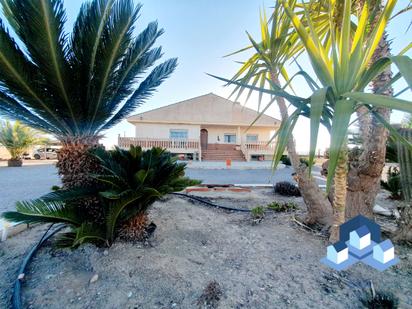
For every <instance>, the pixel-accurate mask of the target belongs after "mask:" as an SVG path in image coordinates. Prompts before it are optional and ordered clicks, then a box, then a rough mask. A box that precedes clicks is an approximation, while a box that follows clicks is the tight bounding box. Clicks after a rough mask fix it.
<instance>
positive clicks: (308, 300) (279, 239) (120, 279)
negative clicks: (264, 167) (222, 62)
mask: <svg viewBox="0 0 412 309" xmlns="http://www.w3.org/2000/svg"><path fill="white" fill-rule="evenodd" d="M193 194H196V195H198V196H205V197H207V198H208V199H210V200H211V201H214V202H219V203H220V204H224V205H225V206H231V207H248V208H253V207H256V206H258V205H262V206H264V205H266V204H267V203H269V202H272V201H273V200H277V201H286V202H294V203H295V204H296V205H297V206H298V210H296V211H294V212H289V213H267V214H266V216H265V218H264V220H263V221H261V222H260V223H259V224H255V223H254V222H253V221H252V220H251V217H250V214H249V213H232V212H227V211H222V210H217V209H212V208H208V207H204V206H201V205H199V204H197V203H195V204H194V203H193V202H191V201H188V200H186V199H182V198H180V197H175V196H169V197H167V198H166V199H164V200H163V201H161V202H157V203H155V204H154V207H153V208H152V210H151V219H152V220H153V221H154V222H155V223H156V224H157V227H158V228H157V230H156V231H155V234H154V236H153V237H152V238H151V239H150V240H149V241H148V242H147V243H146V244H142V243H137V244H131V243H122V242H117V243H115V244H114V245H113V246H112V247H111V248H109V249H105V248H96V247H94V246H92V245H85V246H82V247H80V249H78V250H69V249H56V248H54V247H53V246H52V244H51V243H50V242H47V243H46V245H45V247H43V248H42V249H41V250H40V252H39V253H38V255H37V256H36V257H35V258H34V259H33V261H32V263H31V264H30V266H29V269H28V273H27V274H26V277H25V283H24V285H23V301H24V307H25V308H197V307H199V306H203V305H204V304H205V302H208V300H210V303H211V305H210V306H209V307H210V308H213V307H218V308H275V307H279V308H282V307H283V308H284V307H293V308H358V307H361V303H360V298H361V297H363V296H365V295H366V293H367V292H369V287H370V281H371V280H372V282H373V284H374V287H375V289H376V290H377V291H385V292H392V293H393V294H394V295H395V296H396V297H397V298H398V299H399V302H400V307H401V308H409V307H412V295H411V294H410V291H411V290H412V249H411V248H407V247H403V246H396V254H398V256H399V258H400V260H401V262H400V263H399V264H398V265H396V266H394V267H392V268H390V269H388V270H386V271H385V272H383V273H380V272H378V271H376V270H374V269H372V268H370V267H368V266H364V265H360V264H357V265H355V266H353V267H352V268H350V269H349V270H347V271H343V272H336V271H334V270H331V269H329V268H327V267H326V266H324V265H322V264H321V263H320V262H319V260H320V259H321V258H322V257H323V256H324V255H325V254H326V246H327V244H328V243H327V240H326V239H325V238H324V237H322V236H321V235H319V234H315V233H312V232H311V231H309V230H306V229H304V228H303V227H301V226H299V225H297V224H296V223H295V221H294V220H293V218H294V217H295V216H297V215H302V214H303V213H304V210H305V208H304V204H303V201H302V199H301V198H284V197H280V196H277V195H274V194H272V193H271V191H270V190H269V189H255V190H252V192H217V191H214V192H213V191H211V192H196V193H193ZM45 228H46V227H45V226H38V227H35V228H31V229H29V230H26V231H24V232H22V233H21V234H19V235H17V236H15V237H13V238H11V239H9V240H7V241H6V242H4V243H2V244H1V248H0V258H1V261H2V263H1V264H0V289H1V297H0V307H1V308H5V307H7V306H8V305H9V304H10V299H9V297H10V295H11V290H12V289H11V287H12V283H13V280H14V279H15V277H16V270H17V268H18V265H19V263H20V262H21V260H22V258H23V255H24V254H25V252H26V251H27V249H28V247H29V246H31V245H32V244H34V243H35V242H36V241H37V240H38V239H39V238H40V237H41V235H42V233H43V232H44V231H45ZM96 274H97V276H96ZM92 278H93V280H92V281H94V280H95V279H96V278H97V280H96V281H95V282H90V280H91V279H92ZM214 281H215V282H217V284H218V288H215V289H211V288H209V289H206V290H207V293H206V294H205V293H204V290H205V288H206V287H207V286H208V285H209V284H210V283H212V282H214ZM214 284H215V287H216V283H214ZM212 285H213V284H212ZM209 287H210V286H209ZM219 290H220V291H221V293H218V292H219ZM209 294H212V295H209ZM213 294H216V295H213ZM213 296H216V297H215V298H214V297H213ZM213 299H214V300H213Z"/></svg>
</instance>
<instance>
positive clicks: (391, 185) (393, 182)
mask: <svg viewBox="0 0 412 309" xmlns="http://www.w3.org/2000/svg"><path fill="white" fill-rule="evenodd" d="M387 176H388V178H387V181H383V180H382V181H381V186H382V187H383V188H384V189H386V190H388V191H389V192H390V193H391V196H390V197H391V198H392V199H400V198H401V196H402V186H401V177H400V172H399V169H398V168H397V167H395V166H391V167H389V169H388V173H387Z"/></svg>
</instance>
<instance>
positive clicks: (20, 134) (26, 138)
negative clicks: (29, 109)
mask: <svg viewBox="0 0 412 309" xmlns="http://www.w3.org/2000/svg"><path fill="white" fill-rule="evenodd" d="M44 141H45V139H44V138H41V137H40V134H39V132H38V131H36V130H33V129H31V128H29V127H26V126H24V125H22V124H21V123H20V122H18V121H16V122H14V124H12V123H11V122H9V121H4V122H0V145H3V146H4V147H5V148H6V149H7V150H8V152H9V153H10V156H11V158H10V160H9V161H8V165H9V166H21V165H22V156H23V154H24V153H25V152H27V151H28V150H29V149H30V148H31V147H33V146H34V145H39V144H42V143H43V142H44Z"/></svg>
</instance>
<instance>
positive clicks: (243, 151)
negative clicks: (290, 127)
mask: <svg viewBox="0 0 412 309" xmlns="http://www.w3.org/2000/svg"><path fill="white" fill-rule="evenodd" d="M130 145H134V146H140V147H142V148H143V149H144V150H146V149H150V148H152V147H161V148H165V149H167V150H168V151H170V152H171V153H175V154H185V155H191V156H192V159H193V160H199V161H201V160H202V158H203V159H205V160H211V161H224V160H226V159H232V160H237V161H243V160H242V158H243V159H244V160H246V161H251V160H262V159H263V160H270V159H271V156H272V155H273V152H274V147H275V144H274V143H268V142H265V141H257V142H242V143H241V144H240V145H238V144H237V143H236V142H235V143H225V142H223V143H208V142H207V140H205V138H204V137H203V138H202V134H201V136H200V138H199V139H167V138H166V139H161V138H137V137H121V136H119V137H118V146H119V147H120V148H124V149H126V148H129V147H130ZM235 152H236V153H235Z"/></svg>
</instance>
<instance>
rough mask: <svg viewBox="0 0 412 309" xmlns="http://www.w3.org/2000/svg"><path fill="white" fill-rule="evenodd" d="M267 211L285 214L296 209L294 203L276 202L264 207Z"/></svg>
mask: <svg viewBox="0 0 412 309" xmlns="http://www.w3.org/2000/svg"><path fill="white" fill-rule="evenodd" d="M266 207H267V208H268V209H270V210H272V211H276V212H287V211H291V210H296V209H297V208H298V207H297V205H296V204H295V203H293V202H289V203H286V202H284V203H278V202H272V203H270V204H268V205H267V206H266Z"/></svg>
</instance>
